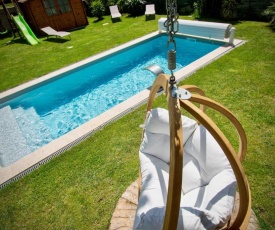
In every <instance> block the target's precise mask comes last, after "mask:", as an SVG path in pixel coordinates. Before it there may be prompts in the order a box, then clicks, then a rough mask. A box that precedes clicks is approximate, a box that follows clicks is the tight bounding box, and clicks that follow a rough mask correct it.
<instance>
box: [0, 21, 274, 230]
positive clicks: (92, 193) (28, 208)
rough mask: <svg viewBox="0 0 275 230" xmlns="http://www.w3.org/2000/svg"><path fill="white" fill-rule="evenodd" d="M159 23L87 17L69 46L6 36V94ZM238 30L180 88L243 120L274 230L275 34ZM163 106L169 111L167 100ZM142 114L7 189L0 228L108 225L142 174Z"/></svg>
mask: <svg viewBox="0 0 275 230" xmlns="http://www.w3.org/2000/svg"><path fill="white" fill-rule="evenodd" d="M157 19H158V17H157ZM157 19H156V20H153V21H145V20H144V17H137V18H128V17H126V16H123V18H122V22H119V23H114V24H113V23H112V22H111V20H110V17H107V16H106V17H105V19H104V20H103V21H100V22H97V23H94V22H93V20H94V19H89V20H90V24H89V26H87V27H86V28H84V29H81V30H77V31H73V32H72V33H71V37H72V39H71V40H70V41H67V42H64V43H56V42H53V41H47V40H46V39H45V38H41V41H42V43H41V44H39V45H37V46H29V45H27V44H26V43H24V42H22V41H20V40H15V42H14V44H11V45H7V46H3V44H4V43H6V42H8V41H10V40H11V37H10V38H5V39H1V40H0V45H2V46H1V47H0V54H1V62H0V70H1V71H0V82H1V84H0V91H4V90H7V89H9V88H12V87H14V86H16V85H19V84H22V83H23V82H26V81H29V80H31V79H33V78H37V77H39V76H42V75H44V74H47V73H49V72H51V71H54V70H56V69H58V68H61V67H64V66H66V65H69V64H72V63H74V62H77V61H79V60H82V59H84V58H87V57H89V56H91V55H94V54H96V53H99V52H101V51H104V50H107V49H110V48H112V47H115V46H117V45H120V44H123V43H125V42H127V41H130V40H132V39H134V38H138V37H141V36H143V35H145V34H148V33H150V32H153V31H156V30H157ZM105 23H109V24H108V25H103V24H105ZM234 26H235V27H236V37H237V38H239V39H244V40H247V43H246V44H245V45H243V46H241V47H239V48H237V49H235V50H234V51H232V52H230V53H229V54H227V55H225V56H223V57H221V58H220V59H218V60H217V61H215V62H213V63H211V64H210V65H208V66H206V67H205V68H203V69H201V70H199V71H197V72H196V73H195V74H193V75H192V76H191V77H189V78H188V79H187V80H185V81H184V82H183V83H186V84H195V85H197V86H199V87H201V88H202V89H204V91H205V92H206V94H207V96H209V97H210V98H213V99H214V100H216V101H218V102H220V103H222V104H223V105H225V106H226V107H228V108H229V109H230V110H231V111H233V113H234V114H235V115H236V116H237V117H238V119H239V120H240V121H241V123H242V124H243V126H244V129H245V131H246V133H247V137H248V152H247V156H246V159H245V161H244V169H245V172H246V174H247V177H248V180H249V183H250V186H251V191H252V208H253V210H254V211H255V213H256V215H257V217H258V219H259V221H260V224H261V227H262V229H274V228H275V218H274V216H275V192H274V185H275V179H274V175H275V166H274V165H275V157H274V142H275V141H274V140H275V136H274V133H275V132H274V127H275V124H274V121H275V106H274V102H275V101H274V98H275V90H274V85H275V62H274V60H275V36H274V32H273V31H272V30H271V29H270V28H269V27H268V24H267V23H262V22H248V21H242V22H238V23H236V24H235V25H234ZM165 45H166V44H164V48H165ZM183 83H181V84H183ZM157 104H158V105H159V106H164V105H165V101H164V99H163V97H159V98H158V99H157ZM144 109H145V106H144V105H143V106H141V107H140V108H138V109H136V110H135V111H134V112H132V113H131V114H128V115H126V116H124V117H123V118H121V119H120V120H118V121H116V122H113V123H112V124H110V125H108V126H106V127H105V128H104V129H102V130H100V131H98V132H97V133H96V134H94V135H93V136H91V137H90V138H88V139H87V140H85V141H83V142H82V143H80V144H79V145H77V146H75V147H74V148H72V149H71V150H69V151H67V152H66V153H64V154H62V155H60V156H59V157H56V158H54V159H53V160H51V161H50V162H49V163H47V164H46V165H43V166H41V167H40V168H39V169H37V170H35V171H34V172H32V173H30V174H28V175H27V176H25V177H24V178H22V179H20V180H18V181H16V182H14V183H12V184H10V185H8V186H6V187H5V188H3V189H2V190H1V191H0V229H107V228H108V226H109V222H110V219H111V215H112V213H113V210H114V208H115V205H116V203H117V201H118V199H119V197H120V196H121V194H122V193H123V192H124V191H125V189H126V188H127V187H128V186H129V185H130V184H131V183H132V182H133V181H134V180H135V179H136V178H137V177H138V167H139V161H138V154H137V153H138V148H139V144H140V138H141V130H140V128H139V124H141V123H142V122H143V118H144ZM221 126H222V128H224V129H226V126H225V125H223V124H221ZM229 130H230V129H229ZM227 132H228V131H227ZM228 133H229V135H230V132H228Z"/></svg>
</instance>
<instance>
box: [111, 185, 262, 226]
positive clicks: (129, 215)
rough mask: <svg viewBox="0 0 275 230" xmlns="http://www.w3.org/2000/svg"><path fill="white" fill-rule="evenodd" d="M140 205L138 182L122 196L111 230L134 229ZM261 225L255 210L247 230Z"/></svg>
mask: <svg viewBox="0 0 275 230" xmlns="http://www.w3.org/2000/svg"><path fill="white" fill-rule="evenodd" d="M238 195H239V194H238V193H237V197H236V201H235V207H234V211H233V214H232V220H234V218H236V215H237V210H238V208H239V207H238V204H239V202H238V201H239V196H238ZM137 204H138V180H136V181H135V182H133V183H132V184H131V185H130V186H129V187H128V188H127V189H126V191H125V192H124V193H123V194H122V196H121V197H120V199H119V200H118V202H117V205H116V208H115V211H114V213H113V216H112V219H111V224H110V227H109V230H115V229H120V230H126V229H127V230H128V229H129V230H130V229H133V224H134V219H135V214H136V208H137ZM259 229H260V227H259V223H258V220H257V217H256V215H255V213H254V212H253V210H251V216H250V220H249V225H248V227H247V230H259Z"/></svg>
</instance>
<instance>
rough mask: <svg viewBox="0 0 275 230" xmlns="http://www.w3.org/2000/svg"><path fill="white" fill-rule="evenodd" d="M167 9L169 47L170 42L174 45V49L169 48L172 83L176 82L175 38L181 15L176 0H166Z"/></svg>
mask: <svg viewBox="0 0 275 230" xmlns="http://www.w3.org/2000/svg"><path fill="white" fill-rule="evenodd" d="M166 10H167V20H166V21H165V22H164V26H165V27H166V32H167V35H168V42H167V47H169V45H170V44H172V45H173V49H170V50H168V54H167V56H168V69H169V70H170V71H171V76H170V83H171V84H174V83H175V76H174V74H173V70H174V69H176V49H177V47H176V42H175V40H174V35H175V34H176V33H177V32H178V29H179V23H178V21H177V20H178V18H179V15H178V13H177V3H176V0H166Z"/></svg>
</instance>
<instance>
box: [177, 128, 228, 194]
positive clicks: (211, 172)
mask: <svg viewBox="0 0 275 230" xmlns="http://www.w3.org/2000/svg"><path fill="white" fill-rule="evenodd" d="M184 153H185V154H184V157H183V158H184V160H183V162H184V167H183V179H182V182H183V184H182V189H183V192H184V193H187V192H189V191H190V190H192V189H195V188H198V187H201V186H204V185H207V184H208V183H209V182H210V180H211V179H212V178H213V177H214V176H215V175H217V174H218V173H220V172H222V171H223V170H227V169H231V166H230V163H229V161H228V159H227V157H226V156H225V154H224V152H223V150H222V149H221V147H220V146H219V144H218V143H217V142H216V140H215V139H214V138H213V136H212V135H211V134H210V133H209V132H208V131H207V130H206V129H205V128H204V127H203V126H199V127H198V128H197V129H196V130H195V132H194V133H193V134H192V135H191V136H190V138H189V139H188V140H187V142H186V144H185V146H184ZM190 173H192V177H190V176H189V175H190Z"/></svg>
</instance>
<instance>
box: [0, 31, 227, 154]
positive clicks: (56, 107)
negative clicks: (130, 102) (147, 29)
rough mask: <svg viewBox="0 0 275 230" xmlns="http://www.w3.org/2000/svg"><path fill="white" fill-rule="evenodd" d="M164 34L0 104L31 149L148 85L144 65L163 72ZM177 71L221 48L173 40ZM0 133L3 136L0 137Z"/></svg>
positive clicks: (149, 75)
mask: <svg viewBox="0 0 275 230" xmlns="http://www.w3.org/2000/svg"><path fill="white" fill-rule="evenodd" d="M166 44H167V36H166V35H158V36H156V37H154V38H152V39H149V40H148V41H146V42H142V43H141V44H138V45H134V46H133V47H130V48H126V49H125V50H123V51H119V52H116V53H114V54H112V55H109V56H106V57H104V58H101V59H99V60H97V61H94V62H92V63H88V64H85V65H83V66H81V67H79V68H76V69H74V70H72V71H69V72H66V73H64V74H62V75H61V76H59V77H58V78H56V79H57V80H54V81H51V82H49V83H47V84H45V85H42V86H40V87H38V88H36V89H34V90H32V91H29V92H27V93H25V94H22V95H20V96H18V97H16V98H14V99H12V100H10V101H7V102H5V103H3V104H1V105H0V108H3V107H6V106H10V108H11V110H12V113H13V114H14V116H15V118H16V121H17V122H18V124H19V126H20V129H21V130H22V132H23V133H24V135H25V138H26V140H27V143H28V145H29V146H30V149H31V151H34V150H35V149H37V148H39V147H41V146H43V145H45V144H47V143H49V142H51V141H52V140H54V139H56V138H58V137H60V136H61V135H64V134H65V133H67V132H69V131H70V130H72V129H75V128H76V127H78V126H80V125H81V124H83V123H85V122H87V121H89V120H90V119H92V118H94V117H96V116H98V115H100V114H101V113H103V112H104V111H106V110H108V109H110V108H112V107H114V106H115V105H117V104H119V103H121V102H123V101H125V100H126V99H128V98H130V97H131V96H133V95H135V94H137V93H138V92H141V91H143V90H144V89H146V88H148V87H150V86H151V85H152V83H153V81H154V79H155V76H154V75H153V74H152V73H150V72H149V71H146V70H144V68H145V67H147V66H149V65H152V64H157V65H159V66H160V67H161V68H162V69H163V70H164V72H166V73H170V71H168V69H167V48H166ZM176 44H177V69H176V70H175V71H177V70H179V69H181V68H183V67H184V66H186V65H188V64H190V63H191V62H193V61H195V60H197V59H198V58H200V57H202V56H204V55H206V54H207V53H209V52H211V51H213V50H214V49H216V48H218V47H220V46H221V45H223V43H220V42H213V41H212V42H210V41H209V42H208V41H204V40H195V39H189V38H186V37H179V36H177V37H176ZM1 135H3V134H1Z"/></svg>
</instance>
